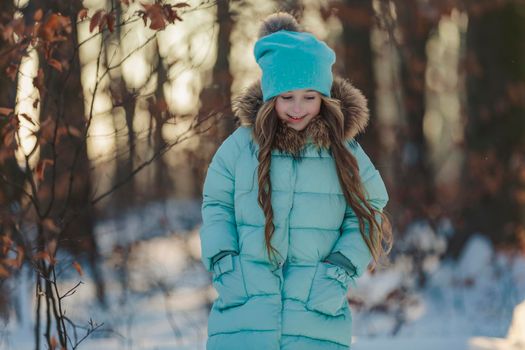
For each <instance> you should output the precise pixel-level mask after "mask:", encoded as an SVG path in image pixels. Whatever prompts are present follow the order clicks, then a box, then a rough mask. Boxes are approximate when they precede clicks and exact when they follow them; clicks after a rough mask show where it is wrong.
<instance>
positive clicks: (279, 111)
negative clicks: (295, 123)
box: [275, 100, 286, 119]
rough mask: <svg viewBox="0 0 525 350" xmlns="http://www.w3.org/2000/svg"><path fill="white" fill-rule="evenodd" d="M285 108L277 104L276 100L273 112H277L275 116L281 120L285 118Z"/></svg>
mask: <svg viewBox="0 0 525 350" xmlns="http://www.w3.org/2000/svg"><path fill="white" fill-rule="evenodd" d="M285 111H286V108H285V106H284V105H283V104H282V103H280V102H279V100H277V102H276V103H275V112H277V115H278V116H279V118H281V119H283V118H286V112H285Z"/></svg>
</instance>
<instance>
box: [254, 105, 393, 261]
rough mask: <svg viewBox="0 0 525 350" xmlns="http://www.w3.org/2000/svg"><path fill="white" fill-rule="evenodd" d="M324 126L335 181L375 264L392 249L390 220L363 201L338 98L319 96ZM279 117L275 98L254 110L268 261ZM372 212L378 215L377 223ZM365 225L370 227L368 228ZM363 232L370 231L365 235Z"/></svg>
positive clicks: (361, 187)
mask: <svg viewBox="0 0 525 350" xmlns="http://www.w3.org/2000/svg"><path fill="white" fill-rule="evenodd" d="M319 117H321V118H324V119H325V121H326V124H327V126H328V132H329V137H330V150H331V152H332V156H333V158H334V160H335V164H336V169H337V176H338V178H339V184H340V185H341V189H342V191H343V194H344V196H345V199H346V202H347V203H348V205H350V207H351V208H352V210H353V211H354V212H355V214H356V216H357V218H358V220H359V230H360V232H361V236H362V237H363V239H364V241H365V242H366V245H367V246H368V249H369V250H370V253H371V255H372V257H373V260H374V263H375V264H378V263H380V261H381V258H382V257H386V255H388V253H389V252H390V250H391V248H392V242H393V236H392V228H391V224H390V220H389V219H388V217H387V216H386V213H384V212H383V211H378V210H376V209H374V208H373V207H372V206H371V205H370V204H369V203H368V201H367V200H366V197H365V189H364V187H363V184H362V182H361V178H360V176H359V168H358V164H357V160H356V158H355V157H354V156H353V154H352V153H351V152H350V151H349V150H348V149H347V148H346V146H345V134H344V125H343V124H344V115H343V112H342V111H341V106H340V101H339V100H337V99H333V98H329V97H326V96H321V110H320V116H319ZM278 122H279V119H278V117H277V114H276V112H275V98H272V99H270V100H268V101H267V102H265V103H264V104H263V105H262V106H261V107H260V108H259V110H258V112H257V116H256V118H255V128H254V133H255V134H257V135H258V142H259V155H258V160H259V169H258V184H259V192H258V197H257V201H258V203H259V205H260V206H261V208H262V210H263V212H264V216H265V226H264V239H265V242H266V250H267V253H268V257H269V259H270V260H272V252H277V253H278V251H277V250H276V249H275V248H274V247H273V246H272V245H271V238H272V235H273V232H274V230H275V226H274V224H273V209H272V205H271V193H272V184H271V181H270V165H271V158H272V157H271V151H272V147H273V142H274V139H275V134H276V132H277V128H278ZM376 214H378V215H379V216H380V217H381V222H380V223H379V222H378V220H377V219H376ZM368 228H370V229H369V230H368ZM367 231H370V232H369V234H367Z"/></svg>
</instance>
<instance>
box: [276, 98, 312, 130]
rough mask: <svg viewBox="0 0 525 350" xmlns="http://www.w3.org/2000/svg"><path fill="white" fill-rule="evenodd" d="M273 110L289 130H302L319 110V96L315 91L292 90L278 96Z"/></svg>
mask: <svg viewBox="0 0 525 350" xmlns="http://www.w3.org/2000/svg"><path fill="white" fill-rule="evenodd" d="M275 110H276V112H277V115H278V116H279V118H280V119H281V120H283V121H284V122H285V123H286V124H287V125H288V126H289V127H290V128H293V129H295V130H297V131H301V130H303V129H304V128H305V127H306V125H308V123H309V122H310V121H311V120H312V119H313V118H314V117H316V116H317V115H319V111H320V110H321V94H320V93H319V92H317V91H315V90H293V91H288V92H285V93H282V94H280V95H279V96H277V99H276V101H275Z"/></svg>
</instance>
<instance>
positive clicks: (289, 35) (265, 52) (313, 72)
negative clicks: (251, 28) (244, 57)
mask: <svg viewBox="0 0 525 350" xmlns="http://www.w3.org/2000/svg"><path fill="white" fill-rule="evenodd" d="M283 28H288V29H283ZM289 29H298V24H297V21H296V20H295V18H293V17H292V16H291V15H288V14H285V13H277V14H274V15H270V16H269V17H267V19H266V20H265V21H264V22H263V24H262V26H261V28H260V30H259V34H260V35H263V36H262V37H260V38H259V40H257V42H256V43H255V47H254V51H253V53H254V55H255V60H256V61H257V64H258V65H259V67H260V68H261V70H262V78H261V90H262V93H263V100H264V101H265V102H266V101H268V100H269V99H270V98H272V97H274V96H277V95H279V94H281V93H283V92H287V91H291V90H297V89H312V90H316V91H318V92H320V93H321V94H323V95H325V96H330V89H331V87H332V81H333V76H332V65H333V64H334V62H335V53H334V51H333V50H332V49H331V48H330V47H328V45H326V43H325V42H323V41H321V40H319V39H317V38H316V37H315V36H314V35H313V34H311V33H307V32H298V31H293V30H289ZM265 33H269V34H267V35H264V34H265Z"/></svg>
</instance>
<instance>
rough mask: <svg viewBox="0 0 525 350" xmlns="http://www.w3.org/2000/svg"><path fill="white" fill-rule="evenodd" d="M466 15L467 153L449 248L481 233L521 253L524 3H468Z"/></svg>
mask: <svg viewBox="0 0 525 350" xmlns="http://www.w3.org/2000/svg"><path fill="white" fill-rule="evenodd" d="M467 10H468V14H469V22H468V29H467V62H466V69H467V89H468V106H469V107H468V108H469V110H468V123H467V125H466V135H465V139H466V144H467V148H468V154H467V162H466V169H465V171H464V172H463V174H464V179H463V180H464V181H463V186H464V191H465V192H464V196H463V199H464V200H463V208H464V211H463V213H462V215H461V216H460V217H461V218H462V220H461V221H460V222H459V223H458V225H459V227H460V233H461V234H460V235H458V237H457V238H456V240H455V242H454V249H455V253H456V254H457V253H458V252H459V249H460V248H461V246H462V245H463V242H464V241H465V240H466V239H467V237H468V235H469V234H470V233H472V232H480V233H484V234H486V235H488V236H489V237H490V238H491V239H492V241H494V242H496V243H499V244H503V245H509V246H514V247H515V246H516V244H519V246H520V247H521V249H522V250H524V249H525V234H524V233H525V201H524V200H523V193H525V179H524V177H523V175H521V177H520V174H524V173H525V141H524V140H525V119H524V118H523V116H524V115H525V104H524V103H523V101H525V68H524V67H523V62H525V15H524V13H525V5H524V4H523V3H521V2H516V1H503V2H491V1H481V2H479V1H470V2H468V7H467Z"/></svg>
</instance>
